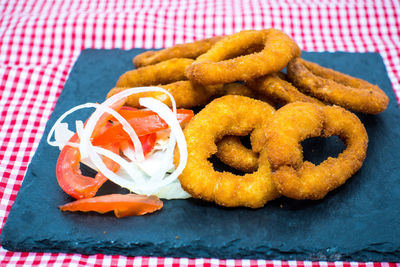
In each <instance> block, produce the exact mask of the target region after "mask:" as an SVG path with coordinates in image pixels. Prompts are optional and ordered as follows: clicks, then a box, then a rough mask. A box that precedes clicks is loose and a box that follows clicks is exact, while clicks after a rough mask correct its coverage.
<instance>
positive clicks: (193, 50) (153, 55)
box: [133, 36, 223, 68]
mask: <svg viewBox="0 0 400 267" xmlns="http://www.w3.org/2000/svg"><path fill="white" fill-rule="evenodd" d="M222 38H223V36H215V37H212V38H207V39H202V40H198V41H194V42H191V43H185V44H178V45H175V46H172V47H169V48H165V49H162V50H158V51H146V52H144V53H141V54H139V55H137V56H136V57H134V58H133V64H134V65H135V67H136V68H140V67H143V66H147V65H154V64H156V63H159V62H162V61H165V60H168V59H172V58H191V59H196V58H197V57H198V56H200V55H201V54H204V53H205V52H207V51H208V50H209V49H210V48H211V47H212V46H213V45H214V44H215V43H216V42H218V41H219V40H221V39H222Z"/></svg>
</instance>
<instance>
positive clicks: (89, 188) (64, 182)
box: [56, 134, 119, 199]
mask: <svg viewBox="0 0 400 267" xmlns="http://www.w3.org/2000/svg"><path fill="white" fill-rule="evenodd" d="M78 140H79V137H78V135H77V134H75V135H74V136H73V137H72V138H71V140H70V141H71V142H77V141H78ZM104 148H106V149H108V150H110V151H113V152H114V153H119V148H118V147H116V146H115V145H111V144H109V146H108V147H104ZM80 160H81V155H80V153H79V149H78V148H76V147H71V146H68V145H67V146H65V147H64V148H63V149H62V150H61V153H60V155H59V157H58V160H57V166H56V176H57V181H58V184H59V185H60V187H61V188H62V189H63V190H64V192H65V193H67V194H68V195H70V196H72V197H73V198H76V199H81V198H89V197H93V196H94V195H96V192H97V190H98V189H99V188H100V186H102V185H103V184H104V183H105V182H106V181H107V178H106V177H105V176H104V175H103V174H101V173H100V172H99V173H98V174H97V175H96V177H95V178H92V177H88V176H84V175H82V174H81V170H80V164H79V162H80ZM103 160H104V164H105V165H106V166H107V168H109V169H110V170H112V171H114V172H115V171H117V170H118V169H119V165H118V164H116V163H115V162H113V161H112V160H110V159H108V158H104V159H103Z"/></svg>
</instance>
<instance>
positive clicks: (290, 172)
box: [265, 102, 368, 199]
mask: <svg viewBox="0 0 400 267" xmlns="http://www.w3.org/2000/svg"><path fill="white" fill-rule="evenodd" d="M265 134H266V139H267V140H266V143H265V150H266V151H267V154H268V160H269V162H270V163H271V168H272V170H273V171H274V173H273V180H274V181H275V185H276V187H277V188H278V191H279V192H280V193H281V194H282V195H284V196H287V197H290V198H295V199H321V198H323V197H324V196H325V195H326V194H327V193H328V192H329V191H331V190H333V189H335V188H337V187H339V186H340V185H342V184H344V183H345V182H346V180H347V179H348V178H350V177H351V176H352V175H353V174H354V173H355V172H357V171H358V170H359V169H360V168H361V166H362V164H363V161H364V159H365V156H366V151H367V146H368V135H367V132H366V130H365V128H364V125H363V124H362V123H361V121H360V120H359V119H358V117H357V116H355V115H354V114H353V113H351V112H349V111H347V110H345V109H344V108H341V107H338V106H321V105H317V104H313V103H306V102H295V103H291V104H288V105H286V106H284V107H282V108H281V109H279V110H278V111H276V112H275V114H274V116H273V118H272V119H271V121H270V123H269V124H268V125H267V126H266V129H265ZM334 135H336V136H339V138H340V139H341V140H342V141H343V142H344V144H345V145H346V149H345V150H344V151H343V152H342V153H340V154H339V155H338V157H337V158H332V157H328V159H326V160H325V161H323V162H322V163H321V164H319V165H317V166H315V165H314V164H313V163H311V162H308V161H304V162H303V153H302V146H301V144H300V142H301V141H302V140H305V139H307V138H310V137H316V136H321V137H329V136H334Z"/></svg>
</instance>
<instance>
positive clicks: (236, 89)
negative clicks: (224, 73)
mask: <svg viewBox="0 0 400 267" xmlns="http://www.w3.org/2000/svg"><path fill="white" fill-rule="evenodd" d="M222 93H223V94H224V95H241V96H247V97H250V98H255V97H256V94H255V93H254V91H253V90H251V89H250V88H249V87H247V86H246V85H243V84H241V83H227V84H224V87H223V89H222Z"/></svg>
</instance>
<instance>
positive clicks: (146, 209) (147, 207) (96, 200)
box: [59, 194, 163, 218]
mask: <svg viewBox="0 0 400 267" xmlns="http://www.w3.org/2000/svg"><path fill="white" fill-rule="evenodd" d="M162 207H163V202H162V201H161V200H160V199H159V198H158V197H156V196H143V195H136V194H126V195H122V194H111V195H104V196H97V197H92V198H86V199H80V200H76V201H73V202H70V203H67V204H65V205H63V206H60V207H59V208H60V210H62V211H83V212H88V211H95V212H98V213H106V212H110V211H114V214H115V216H116V217H117V218H122V217H126V216H134V215H144V214H147V213H152V212H154V211H156V210H159V209H161V208H162Z"/></svg>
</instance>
